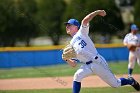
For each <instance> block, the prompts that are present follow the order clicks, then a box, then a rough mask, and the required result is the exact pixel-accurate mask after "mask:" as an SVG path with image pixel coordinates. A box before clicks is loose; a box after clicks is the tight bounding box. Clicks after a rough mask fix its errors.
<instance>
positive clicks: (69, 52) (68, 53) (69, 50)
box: [62, 44, 76, 61]
mask: <svg viewBox="0 0 140 93" xmlns="http://www.w3.org/2000/svg"><path fill="white" fill-rule="evenodd" d="M72 58H76V52H75V50H74V48H73V47H72V45H70V44H68V45H67V46H66V47H65V48H64V49H63V54H62V59H63V60H65V61H66V60H68V59H72Z"/></svg>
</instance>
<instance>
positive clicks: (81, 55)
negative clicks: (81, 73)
mask: <svg viewBox="0 0 140 93" xmlns="http://www.w3.org/2000/svg"><path fill="white" fill-rule="evenodd" d="M88 34H89V26H82V25H81V27H80V29H79V31H78V32H77V33H76V34H75V35H74V36H73V38H72V40H71V41H70V44H71V45H72V46H73V47H74V49H75V51H76V54H77V59H78V60H80V61H81V62H84V63H85V62H88V61H90V60H92V58H93V57H95V56H96V55H97V54H98V52H97V50H96V48H95V46H94V43H93V42H92V40H91V39H90V37H89V36H88ZM86 53H87V54H88V55H87V54H86ZM89 54H90V55H89Z"/></svg>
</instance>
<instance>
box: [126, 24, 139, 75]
mask: <svg viewBox="0 0 140 93" xmlns="http://www.w3.org/2000/svg"><path fill="white" fill-rule="evenodd" d="M137 31H138V27H137V25H135V24H132V25H131V32H130V33H128V34H127V35H126V36H125V38H124V41H123V43H124V45H125V46H127V48H128V49H129V64H128V77H132V72H133V69H134V66H135V62H136V61H137V62H138V64H139V65H140V34H138V33H137Z"/></svg>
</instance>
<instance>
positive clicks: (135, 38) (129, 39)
mask: <svg viewBox="0 0 140 93" xmlns="http://www.w3.org/2000/svg"><path fill="white" fill-rule="evenodd" d="M123 42H124V43H127V44H133V45H139V44H140V34H136V35H133V34H132V33H129V34H127V35H126V36H125V38H124V40H123Z"/></svg>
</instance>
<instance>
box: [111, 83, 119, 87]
mask: <svg viewBox="0 0 140 93" xmlns="http://www.w3.org/2000/svg"><path fill="white" fill-rule="evenodd" d="M110 86H111V87H113V88H117V87H120V86H121V85H120V84H118V83H112V84H110Z"/></svg>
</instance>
